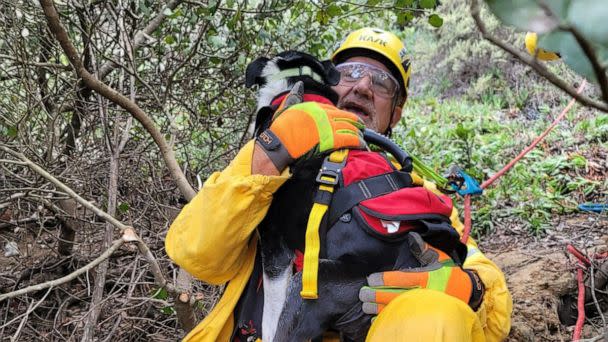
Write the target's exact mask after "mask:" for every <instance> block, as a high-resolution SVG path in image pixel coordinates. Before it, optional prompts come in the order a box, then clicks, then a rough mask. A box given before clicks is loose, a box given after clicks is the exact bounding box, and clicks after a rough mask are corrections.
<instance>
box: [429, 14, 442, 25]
mask: <svg viewBox="0 0 608 342" xmlns="http://www.w3.org/2000/svg"><path fill="white" fill-rule="evenodd" d="M429 24H431V26H434V27H441V25H443V18H441V17H440V16H439V15H437V14H431V15H430V16H429Z"/></svg>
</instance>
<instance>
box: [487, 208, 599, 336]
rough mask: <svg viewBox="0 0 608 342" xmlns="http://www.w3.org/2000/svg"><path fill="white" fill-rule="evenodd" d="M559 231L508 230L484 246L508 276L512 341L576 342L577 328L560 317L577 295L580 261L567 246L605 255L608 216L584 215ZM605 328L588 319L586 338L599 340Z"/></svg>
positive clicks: (564, 223)
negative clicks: (568, 298) (565, 300)
mask: <svg viewBox="0 0 608 342" xmlns="http://www.w3.org/2000/svg"><path fill="white" fill-rule="evenodd" d="M554 227H555V228H554V229H552V230H550V231H548V232H547V234H546V235H543V236H542V237H535V236H532V235H530V233H529V232H527V231H525V229H521V228H518V227H517V226H515V227H512V226H511V225H507V226H504V227H503V228H505V229H501V230H500V232H499V233H496V234H494V235H492V236H487V237H485V238H483V239H482V240H481V241H480V247H481V248H482V250H483V251H484V252H485V254H486V255H487V256H488V257H489V258H490V259H492V260H493V261H494V262H496V264H498V265H499V266H500V267H501V269H502V270H503V272H504V273H505V277H506V279H507V283H508V286H509V289H510V291H511V295H512V297H513V316H512V329H511V334H510V336H509V339H508V341H572V332H573V326H564V325H563V324H561V323H560V321H559V319H558V315H557V309H558V303H559V301H560V298H561V297H562V296H564V295H567V294H571V295H572V296H574V298H575V297H576V295H577V287H576V285H577V283H576V262H575V259H574V258H573V257H572V256H571V255H569V254H568V253H567V251H566V246H567V244H568V243H571V244H573V245H574V246H576V247H578V248H580V249H582V250H583V251H586V252H587V253H588V254H589V255H591V254H593V253H598V252H601V251H602V250H604V251H605V250H606V248H607V242H608V235H606V234H608V215H606V214H605V213H604V214H603V215H599V214H586V213H581V214H578V215H575V216H572V217H568V218H566V219H562V220H561V222H557V223H556V224H555V225H554ZM598 296H599V294H598ZM601 325H602V324H601V320H600V319H599V318H597V317H596V318H593V319H591V320H588V321H587V322H586V323H585V329H584V331H583V336H582V337H583V338H592V337H595V336H598V335H599V334H600V332H599V331H600V330H599V329H600V327H601Z"/></svg>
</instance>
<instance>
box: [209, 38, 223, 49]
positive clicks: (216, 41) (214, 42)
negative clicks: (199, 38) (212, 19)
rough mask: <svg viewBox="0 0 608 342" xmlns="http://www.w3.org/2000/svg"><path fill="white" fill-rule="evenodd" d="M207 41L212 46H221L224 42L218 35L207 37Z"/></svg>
mask: <svg viewBox="0 0 608 342" xmlns="http://www.w3.org/2000/svg"><path fill="white" fill-rule="evenodd" d="M207 41H208V42H209V44H211V46H213V47H214V48H218V47H220V46H222V44H223V43H224V41H223V40H222V38H220V37H219V36H210V37H208V38H207Z"/></svg>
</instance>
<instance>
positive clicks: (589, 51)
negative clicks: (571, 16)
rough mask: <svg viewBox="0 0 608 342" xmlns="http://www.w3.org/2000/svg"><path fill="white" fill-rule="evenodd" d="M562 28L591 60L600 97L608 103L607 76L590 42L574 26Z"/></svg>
mask: <svg viewBox="0 0 608 342" xmlns="http://www.w3.org/2000/svg"><path fill="white" fill-rule="evenodd" d="M563 29H564V30H566V31H569V32H570V33H572V35H573V36H574V38H575V39H576V42H577V43H578V45H580V47H581V48H582V49H583V51H584V52H585V55H587V58H588V59H589V62H591V66H592V67H593V72H594V73H595V76H596V77H597V82H598V83H599V86H600V89H601V91H602V99H603V100H604V102H605V103H608V77H606V71H605V70H604V68H603V67H602V66H601V65H600V61H599V60H598V59H597V54H596V53H595V50H593V47H592V46H591V43H589V41H588V40H587V39H585V37H583V35H582V34H581V33H580V32H579V30H578V29H576V28H575V27H573V26H567V27H564V28H563Z"/></svg>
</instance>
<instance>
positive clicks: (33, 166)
mask: <svg viewBox="0 0 608 342" xmlns="http://www.w3.org/2000/svg"><path fill="white" fill-rule="evenodd" d="M0 150H3V151H4V152H6V153H8V154H11V155H13V156H15V157H17V158H19V159H21V160H22V161H23V162H24V164H26V165H27V166H28V167H29V168H30V169H32V170H34V171H35V172H36V173H38V174H39V175H41V176H42V177H44V178H45V179H46V180H48V181H49V182H51V183H53V184H55V186H57V187H58V188H60V189H61V190H63V191H64V192H65V193H66V194H68V195H69V196H70V197H73V198H74V199H75V200H76V201H78V202H79V203H80V204H82V205H83V206H85V207H86V208H87V209H89V210H91V211H92V212H94V213H95V214H96V215H97V216H99V217H101V218H103V219H104V220H105V221H106V222H110V223H111V224H112V225H114V226H115V227H118V228H120V230H121V231H124V230H125V229H127V228H128V226H127V225H125V224H123V223H122V222H120V221H118V220H117V219H115V218H114V217H113V216H111V215H109V214H108V213H106V212H105V211H103V210H101V209H99V208H97V207H96V206H94V205H93V204H92V203H91V202H89V201H87V200H85V199H84V198H82V197H80V195H78V194H77V193H76V192H75V191H74V190H72V189H70V188H69V187H68V186H67V185H65V184H63V183H62V182H61V181H60V180H58V179H57V178H55V177H53V176H52V175H51V174H49V173H48V172H46V170H44V169H43V168H41V167H40V166H38V165H37V164H35V163H34V162H32V161H31V160H29V159H28V158H27V157H26V156H24V155H23V154H22V153H19V152H16V151H13V150H12V149H10V148H8V147H7V146H5V145H1V144H0Z"/></svg>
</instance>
